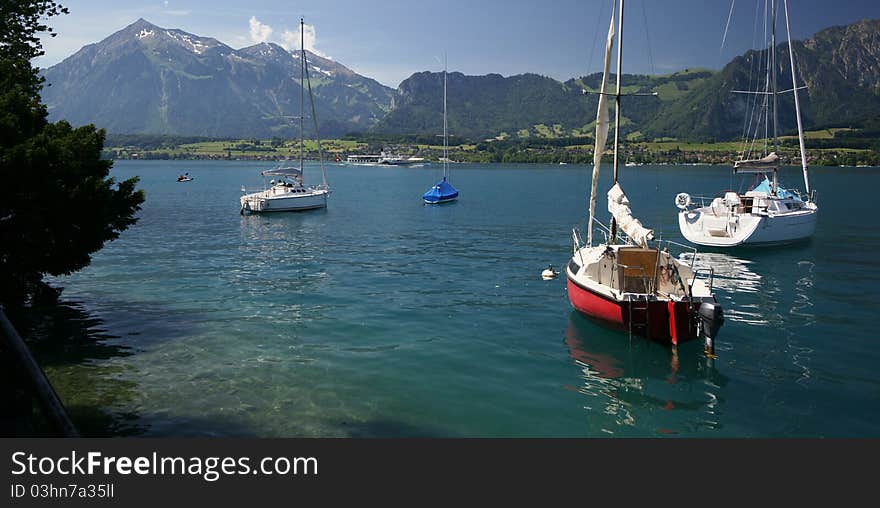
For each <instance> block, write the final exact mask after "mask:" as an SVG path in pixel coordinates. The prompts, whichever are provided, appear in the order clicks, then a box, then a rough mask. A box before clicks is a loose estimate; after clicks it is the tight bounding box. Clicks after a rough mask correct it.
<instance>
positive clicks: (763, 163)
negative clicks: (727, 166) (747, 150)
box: [733, 152, 779, 173]
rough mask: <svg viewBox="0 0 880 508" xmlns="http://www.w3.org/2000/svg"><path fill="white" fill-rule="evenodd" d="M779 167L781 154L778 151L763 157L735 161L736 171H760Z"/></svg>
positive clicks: (734, 168)
mask: <svg viewBox="0 0 880 508" xmlns="http://www.w3.org/2000/svg"><path fill="white" fill-rule="evenodd" d="M777 168H779V156H778V155H776V152H770V155H768V156H766V157H764V158H763V159H746V160H741V161H736V162H734V163H733V172H734V173H760V172H763V171H772V170H775V169H777Z"/></svg>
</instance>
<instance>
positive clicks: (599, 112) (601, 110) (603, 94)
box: [587, 0, 617, 247]
mask: <svg viewBox="0 0 880 508" xmlns="http://www.w3.org/2000/svg"><path fill="white" fill-rule="evenodd" d="M616 6H617V2H616V0H615V2H614V3H613V4H612V6H611V22H610V23H609V24H608V38H607V39H606V41H605V65H604V66H603V67H602V84H601V86H600V87H599V104H598V107H597V109H596V137H595V142H594V144H593V178H592V181H591V185H590V216H589V222H587V245H589V246H591V247H592V246H593V217H594V215H595V213H596V191H597V189H598V185H599V170H600V168H601V165H602V154H603V153H604V152H605V142H606V141H607V140H608V93H607V92H608V71H609V70H610V68H611V49H612V46H613V45H614V8H615V7H616Z"/></svg>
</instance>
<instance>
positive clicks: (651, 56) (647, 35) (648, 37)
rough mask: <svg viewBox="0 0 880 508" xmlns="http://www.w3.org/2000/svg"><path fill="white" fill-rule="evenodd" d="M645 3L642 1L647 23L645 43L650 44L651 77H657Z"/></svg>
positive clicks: (643, 14)
mask: <svg viewBox="0 0 880 508" xmlns="http://www.w3.org/2000/svg"><path fill="white" fill-rule="evenodd" d="M645 2H646V0H642V20H643V21H644V23H645V41H647V43H648V61H649V62H651V75H652V76H656V75H657V71H656V70H655V69H654V53H653V52H652V51H651V33H650V32H649V31H648V14H647V13H646V12H645Z"/></svg>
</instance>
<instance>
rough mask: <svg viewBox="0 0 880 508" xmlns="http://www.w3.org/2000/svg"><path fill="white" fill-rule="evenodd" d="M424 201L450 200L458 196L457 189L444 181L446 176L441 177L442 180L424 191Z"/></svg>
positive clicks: (438, 201)
mask: <svg viewBox="0 0 880 508" xmlns="http://www.w3.org/2000/svg"><path fill="white" fill-rule="evenodd" d="M422 197H423V198H425V201H426V202H428V203H440V202H442V201H452V200H453V199H455V198H457V197H458V190H456V188H455V187H453V186H452V185H450V183H449V182H447V181H446V177H445V176H444V177H443V180H440V182H439V183H438V184H437V185H435V186H433V187H431V190H429V191H428V192H426V193H425V194H424V195H423V196H422Z"/></svg>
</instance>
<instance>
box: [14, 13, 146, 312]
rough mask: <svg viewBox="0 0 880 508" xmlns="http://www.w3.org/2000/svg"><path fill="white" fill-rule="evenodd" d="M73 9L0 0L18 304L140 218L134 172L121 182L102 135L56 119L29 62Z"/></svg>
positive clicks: (82, 263)
mask: <svg viewBox="0 0 880 508" xmlns="http://www.w3.org/2000/svg"><path fill="white" fill-rule="evenodd" d="M66 13H67V9H66V8H64V7H63V6H61V5H59V4H57V3H56V2H54V1H52V0H3V2H0V303H5V304H12V305H16V304H21V303H23V302H24V300H25V299H26V298H27V297H28V296H29V295H32V294H33V293H34V292H35V291H37V290H38V289H39V288H41V287H42V285H41V281H42V278H43V276H44V275H46V274H50V275H63V274H69V273H72V272H74V271H76V270H79V269H81V268H83V267H85V266H87V265H88V264H89V262H90V261H91V255H92V254H93V253H95V252H96V251H98V250H99V249H100V248H101V247H102V246H103V245H104V243H105V242H107V241H108V240H113V239H115V238H117V237H118V236H119V234H120V232H122V231H124V230H125V229H127V228H128V227H129V226H131V225H132V224H134V223H135V221H136V220H137V219H136V218H135V216H134V215H135V213H136V212H137V211H138V210H140V205H141V203H143V201H144V195H143V192H142V191H140V190H136V189H135V185H136V184H137V178H131V179H128V180H125V181H123V182H119V183H118V184H117V182H116V181H115V180H114V179H113V178H111V177H110V176H109V173H110V167H111V165H112V163H111V162H110V161H105V160H101V150H102V148H103V146H104V137H105V132H104V130H103V129H97V128H95V126H93V125H87V126H84V127H78V128H73V127H71V126H70V124H68V123H67V122H65V121H60V122H57V123H50V122H49V121H48V120H47V116H48V113H47V110H46V107H45V106H44V105H43V104H42V103H41V101H40V95H39V93H40V90H41V87H42V85H43V80H42V78H40V76H39V69H37V68H35V67H33V66H32V65H31V60H32V59H33V58H35V57H38V56H40V55H42V54H43V49H42V45H41V44H40V39H39V36H40V34H51V35H52V36H54V33H53V32H52V29H51V28H49V27H48V26H47V25H46V22H47V21H48V19H49V18H50V17H53V16H58V15H60V14H66Z"/></svg>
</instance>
